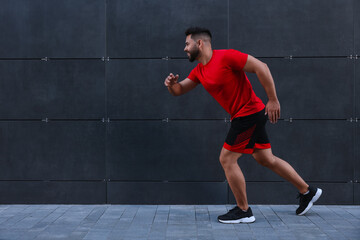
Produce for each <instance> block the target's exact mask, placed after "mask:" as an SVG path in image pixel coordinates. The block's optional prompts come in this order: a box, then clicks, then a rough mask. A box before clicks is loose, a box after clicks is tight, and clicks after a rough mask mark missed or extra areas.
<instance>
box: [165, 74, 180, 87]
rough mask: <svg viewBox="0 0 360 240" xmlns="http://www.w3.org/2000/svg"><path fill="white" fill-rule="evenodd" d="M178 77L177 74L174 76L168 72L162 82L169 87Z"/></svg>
mask: <svg viewBox="0 0 360 240" xmlns="http://www.w3.org/2000/svg"><path fill="white" fill-rule="evenodd" d="M178 79H179V75H178V74H176V76H174V74H172V73H170V74H169V76H167V78H165V82H164V84H165V86H167V87H171V86H172V85H174V84H176V83H177V81H178Z"/></svg>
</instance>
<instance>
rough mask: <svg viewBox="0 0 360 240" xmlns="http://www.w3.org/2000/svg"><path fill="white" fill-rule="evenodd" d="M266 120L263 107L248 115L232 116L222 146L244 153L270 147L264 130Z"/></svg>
mask: <svg viewBox="0 0 360 240" xmlns="http://www.w3.org/2000/svg"><path fill="white" fill-rule="evenodd" d="M267 120H268V117H267V115H265V109H263V110H262V111H260V112H258V113H255V114H252V115H249V116H245V117H238V118H234V119H233V120H232V121H231V128H230V130H229V133H228V135H227V137H226V140H225V143H224V146H223V147H224V148H225V149H227V150H229V151H232V152H238V153H246V154H252V153H253V152H254V149H266V148H271V145H270V141H269V138H268V136H267V133H266V130H265V124H266V121H267Z"/></svg>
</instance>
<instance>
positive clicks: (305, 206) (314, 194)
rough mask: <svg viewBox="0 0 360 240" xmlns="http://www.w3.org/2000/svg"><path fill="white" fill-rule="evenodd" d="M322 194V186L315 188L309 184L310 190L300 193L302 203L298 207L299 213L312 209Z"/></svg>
mask: <svg viewBox="0 0 360 240" xmlns="http://www.w3.org/2000/svg"><path fill="white" fill-rule="evenodd" d="M321 194H322V190H321V189H320V188H313V187H311V186H309V192H308V194H306V195H303V194H301V193H299V196H298V197H297V198H300V203H299V207H298V209H296V214H297V215H304V214H305V213H307V211H309V210H310V208H311V207H312V205H313V203H314V202H316V201H317V200H318V199H319V197H320V196H321Z"/></svg>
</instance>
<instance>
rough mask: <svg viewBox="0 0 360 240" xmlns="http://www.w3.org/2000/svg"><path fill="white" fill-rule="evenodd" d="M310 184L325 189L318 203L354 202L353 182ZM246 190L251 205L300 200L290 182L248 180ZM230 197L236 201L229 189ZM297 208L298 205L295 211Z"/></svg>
mask: <svg viewBox="0 0 360 240" xmlns="http://www.w3.org/2000/svg"><path fill="white" fill-rule="evenodd" d="M310 184H311V185H313V186H314V187H319V188H321V189H322V190H323V194H322V195H321V198H320V199H319V201H317V202H316V204H353V198H354V192H353V185H354V184H353V183H324V182H311V183H310ZM355 185H356V184H355ZM246 190H247V193H248V201H249V204H250V205H251V204H299V200H298V199H296V197H297V194H298V191H297V189H296V188H295V187H293V186H292V185H290V184H289V183H284V182H248V183H247V189H246ZM229 199H230V203H232V204H235V203H236V201H235V198H234V196H233V194H232V192H231V191H229ZM295 209H296V207H295V208H294V212H295Z"/></svg>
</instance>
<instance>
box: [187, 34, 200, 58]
mask: <svg viewBox="0 0 360 240" xmlns="http://www.w3.org/2000/svg"><path fill="white" fill-rule="evenodd" d="M184 52H186V53H187V55H188V58H189V61H190V62H193V61H195V60H196V58H197V57H198V56H199V53H200V50H199V47H198V45H197V43H196V42H195V41H194V39H192V38H191V35H188V36H186V40H185V48H184Z"/></svg>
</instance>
